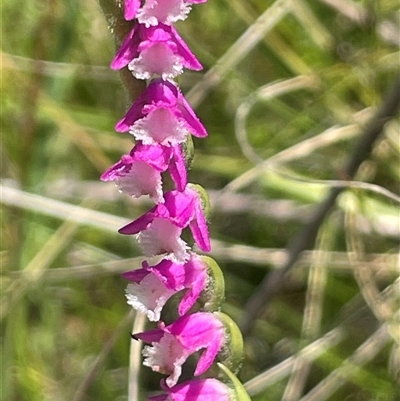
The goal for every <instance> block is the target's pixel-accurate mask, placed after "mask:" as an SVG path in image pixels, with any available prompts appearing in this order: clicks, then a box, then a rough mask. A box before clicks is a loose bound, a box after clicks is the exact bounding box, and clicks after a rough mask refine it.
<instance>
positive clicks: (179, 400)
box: [149, 378, 230, 401]
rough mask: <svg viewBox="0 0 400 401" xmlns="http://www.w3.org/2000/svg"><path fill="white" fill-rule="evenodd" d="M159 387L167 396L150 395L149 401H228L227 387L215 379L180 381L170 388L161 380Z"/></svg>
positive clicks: (228, 391)
mask: <svg viewBox="0 0 400 401" xmlns="http://www.w3.org/2000/svg"><path fill="white" fill-rule="evenodd" d="M161 387H162V388H163V390H164V391H166V393H167V395H168V396H169V398H162V397H164V396H163V395H158V396H154V397H150V398H149V401H164V400H165V401H166V400H172V401H206V400H209V401H211V400H213V401H229V400H230V396H229V394H230V390H229V387H228V386H226V385H225V384H224V383H222V382H220V381H219V380H217V379H211V378H209V379H194V380H189V381H186V382H183V383H180V384H178V385H176V386H174V387H172V388H169V387H168V386H166V384H165V382H164V381H161Z"/></svg>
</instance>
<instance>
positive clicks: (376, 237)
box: [0, 0, 400, 401]
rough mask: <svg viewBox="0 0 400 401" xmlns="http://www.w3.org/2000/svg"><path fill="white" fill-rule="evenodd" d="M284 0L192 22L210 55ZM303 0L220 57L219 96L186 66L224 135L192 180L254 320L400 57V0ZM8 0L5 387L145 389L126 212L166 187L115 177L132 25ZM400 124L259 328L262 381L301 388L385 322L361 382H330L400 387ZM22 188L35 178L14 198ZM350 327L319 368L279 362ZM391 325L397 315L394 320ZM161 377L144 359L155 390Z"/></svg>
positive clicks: (32, 399)
mask: <svg viewBox="0 0 400 401" xmlns="http://www.w3.org/2000/svg"><path fill="white" fill-rule="evenodd" d="M274 3H275V1H272V0H269V1H265V0H209V1H208V2H207V3H206V4H203V5H198V6H195V7H193V11H192V13H191V14H190V17H189V18H188V19H187V20H186V21H185V22H184V23H179V24H178V25H177V27H178V30H179V31H180V32H181V34H182V36H183V37H184V38H185V40H187V42H188V44H189V46H190V47H191V48H192V50H193V51H194V53H196V54H197V55H198V57H199V59H200V60H201V61H202V63H203V64H204V66H205V72H207V71H209V70H210V69H212V68H213V67H215V66H217V65H219V64H218V63H217V61H218V60H219V59H220V58H221V57H223V55H224V54H225V52H227V51H228V50H229V49H230V48H231V46H232V45H234V44H235V43H236V41H237V40H238V39H239V37H240V36H241V35H242V34H244V33H245V32H246V30H247V29H248V27H250V26H254V24H255V21H256V19H257V18H259V17H260V15H262V14H263V13H264V11H265V10H266V9H267V7H270V6H272V5H273V4H274ZM292 3H293V4H295V5H293V7H294V8H293V9H292V10H291V11H288V12H287V14H285V15H284V16H283V17H282V18H281V19H280V20H279V21H277V23H276V25H275V26H273V27H271V29H270V30H269V31H268V32H267V33H265V35H262V37H261V39H260V40H259V41H257V43H256V45H255V46H254V48H252V49H249V51H248V52H246V51H247V49H241V50H243V51H244V53H241V54H233V55H232V58H231V60H233V59H235V57H237V60H236V59H235V60H236V61H235V62H234V63H232V65H228V66H227V67H226V68H225V69H220V70H219V74H220V76H221V80H220V81H219V82H218V83H217V84H216V85H214V86H212V87H210V90H209V92H208V93H207V94H206V96H205V97H204V100H202V101H199V100H195V97H194V94H193V93H194V92H193V91H191V90H192V89H193V88H196V85H197V84H198V86H197V87H198V88H199V87H200V89H201V90H206V89H207V85H205V83H204V81H203V79H204V77H205V73H203V72H200V73H192V72H187V73H185V74H184V75H183V76H182V77H180V78H179V80H180V84H181V86H182V88H183V91H184V92H185V93H186V94H187V95H188V98H189V101H192V103H193V104H194V106H195V107H196V112H197V113H198V115H199V116H200V117H201V119H202V121H203V123H204V125H205V126H206V127H207V128H208V131H209V137H208V138H207V140H202V141H199V140H197V139H195V140H194V145H195V153H194V160H193V163H192V165H191V170H190V182H193V183H198V184H199V185H201V186H202V187H204V188H205V189H207V190H212V191H210V192H211V207H212V213H211V218H210V221H211V224H210V230H211V235H212V238H213V239H214V240H215V242H214V247H213V251H212V252H211V256H212V257H213V258H214V259H215V260H216V261H217V262H218V264H219V265H220V266H221V269H222V270H223V272H224V275H225V285H226V300H225V301H224V304H223V306H222V311H223V312H224V313H227V314H228V315H229V316H231V317H232V318H233V319H234V320H235V321H236V322H238V321H240V319H241V317H242V315H243V313H244V307H245V303H246V301H247V300H248V299H249V298H250V296H251V295H252V294H253V293H254V292H255V291H256V290H257V285H258V284H259V282H260V281H261V280H262V278H263V277H264V275H265V274H267V273H268V272H270V271H273V270H274V269H276V268H277V267H278V266H280V265H281V264H282V262H283V259H284V253H283V250H284V248H285V247H286V246H287V244H288V243H289V241H290V239H291V238H292V236H293V234H294V233H296V232H297V230H298V229H299V228H300V227H302V226H303V225H304V224H305V221H307V218H308V217H309V216H310V213H311V211H312V210H313V208H314V207H316V206H317V205H318V204H319V203H320V202H321V201H322V200H323V199H324V197H325V195H326V194H327V192H328V190H329V188H330V185H331V184H330V182H329V181H328V180H346V179H347V178H348V177H345V176H343V169H344V165H345V163H346V160H347V158H348V155H349V153H350V152H351V150H352V149H353V146H354V143H355V140H356V138H357V137H358V136H359V135H360V134H361V132H362V130H363V127H367V126H368V122H369V121H370V119H371V117H372V115H373V110H372V109H371V108H374V107H377V106H379V105H380V104H381V103H382V102H383V101H384V94H385V92H386V90H387V89H388V88H389V87H391V86H393V83H394V79H395V76H396V74H397V72H398V69H399V53H398V47H397V46H398V40H399V39H398V25H396V20H397V18H398V15H399V10H398V2H396V1H394V0H382V1H377V2H374V1H370V0H364V1H352V0H345V1H341V2H338V5H337V8H331V6H329V5H328V4H327V3H328V2H327V1H324V0H318V1H315V0H312V1H311V0H296V1H295V2H292ZM330 3H332V2H330ZM0 7H1V9H0V11H1V14H2V16H3V18H2V27H1V29H2V36H1V38H2V42H1V50H2V66H1V68H2V71H1V72H2V80H1V92H2V115H1V124H2V158H1V168H2V179H3V182H2V183H3V185H4V187H3V193H2V209H1V222H2V227H1V231H2V240H1V253H0V259H1V265H2V280H1V288H2V307H1V318H2V336H1V354H2V358H1V369H2V376H3V379H2V384H1V392H0V393H1V399H2V400H4V401H6V400H7V401H25V400H26V401H28V400H29V401H36V400H37V401H47V400H49V401H50V400H55V399H56V400H60V401H70V400H74V397H75V396H76V394H77V391H78V389H79V388H81V386H82V384H83V383H85V381H86V380H89V382H88V386H87V389H86V390H85V393H84V396H83V398H81V399H82V400H83V399H84V400H96V401H108V400H118V401H123V400H127V381H128V364H129V341H130V336H129V330H130V328H129V326H128V325H126V327H125V326H124V327H123V329H121V331H119V330H120V329H119V327H120V326H119V325H120V323H121V322H122V321H123V320H124V316H125V315H126V314H127V313H128V312H129V307H128V305H126V303H125V299H124V288H125V284H126V283H125V282H124V280H123V279H122V278H121V277H120V273H121V272H123V271H127V270H130V269H133V268H136V267H139V260H136V259H135V260H132V259H131V258H135V257H138V256H140V252H139V250H138V249H137V246H136V244H135V243H134V240H133V239H132V238H127V237H122V236H120V235H118V234H117V231H116V230H117V229H118V227H121V226H122V225H123V223H124V222H125V220H128V219H133V218H135V217H137V216H138V215H140V213H142V212H143V211H145V210H147V209H148V207H149V206H150V203H146V202H145V201H144V202H142V201H132V200H131V199H128V198H127V197H124V196H123V195H120V194H118V192H117V191H116V189H115V188H114V186H113V185H112V184H111V185H108V184H106V183H100V182H99V181H98V179H99V176H100V174H101V173H102V172H103V171H104V170H105V169H106V168H108V167H109V166H110V165H111V164H112V163H113V162H115V161H116V160H117V159H118V158H119V157H120V155H121V154H122V153H124V152H128V151H129V150H130V147H131V139H130V138H129V136H128V135H120V134H116V133H115V132H114V129H113V127H114V125H115V122H116V121H117V120H118V119H119V118H120V117H121V116H122V115H123V113H124V112H125V109H126V94H125V92H124V89H123V87H122V85H121V83H120V81H119V78H118V74H117V73H116V72H112V71H111V70H110V69H109V67H108V66H109V63H110V61H111V59H112V57H113V53H114V40H113V38H112V36H111V35H110V32H109V30H108V26H107V22H106V21H105V19H104V17H103V15H102V13H101V11H100V7H99V6H98V4H97V3H96V2H95V1H94V0H92V1H78V0H70V1H61V0H55V1H52V2H46V1H39V0H30V1H28V0H21V1H18V2H16V1H11V0H4V1H3V2H2V3H1V5H0ZM357 10H358V12H359V13H361V14H362V15H363V16H364V19H358V17H357V15H361V14H357ZM352 13H353V14H352ZM354 13H356V14H354ZM304 76H306V78H304ZM296 77H300V78H301V80H300V81H298V86H290V85H292V84H293V81H291V79H293V78H296ZM239 111H242V112H244V111H246V113H247V114H245V117H244V119H243V120H240V118H241V116H242V117H243V114H240V113H239ZM240 124H242V125H240ZM241 126H242V127H244V130H243V129H242V130H240V129H239V128H240V127H241ZM332 132H333V134H332ZM235 135H236V136H235ZM399 141H400V138H399V122H398V120H397V119H392V120H391V121H390V122H388V124H386V126H385V129H384V131H383V132H382V134H381V136H380V139H379V141H378V142H377V143H376V145H375V146H374V149H373V152H372V154H371V155H369V156H366V161H365V162H364V163H363V164H362V165H361V168H360V169H359V171H358V173H357V175H356V177H355V180H357V181H362V182H365V183H369V184H374V185H375V186H353V187H352V188H349V189H347V190H346V191H345V193H344V194H343V195H342V196H341V197H340V198H339V200H338V202H337V204H336V206H335V208H334V211H333V213H331V214H330V215H328V216H327V218H326V221H325V223H324V225H323V226H322V227H321V229H320V232H319V237H318V240H317V242H316V244H315V246H314V249H313V251H315V252H311V251H309V252H306V253H305V255H304V257H303V258H302V259H301V260H300V261H298V263H297V265H296V267H295V268H294V269H293V270H292V272H291V273H290V274H289V275H288V276H287V278H286V281H285V285H284V288H283V290H282V291H281V292H280V293H279V295H278V296H276V297H275V298H274V299H273V300H272V301H271V302H270V303H269V304H268V305H267V306H266V308H265V310H264V311H263V313H262V315H261V317H260V318H259V319H258V320H257V322H256V323H255V325H254V327H253V330H252V331H251V333H250V334H249V335H248V336H246V337H245V338H244V345H245V356H244V359H243V365H242V371H241V373H240V378H241V380H242V382H245V383H246V382H247V384H246V388H247V390H248V392H249V394H250V396H251V398H252V400H253V401H267V400H271V401H277V400H281V399H284V398H282V397H283V395H284V394H286V395H287V393H288V392H289V390H288V389H291V390H295V389H297V388H298V389H300V393H302V394H307V393H309V392H310V391H312V390H313V389H315V388H316V387H317V386H319V385H321V383H322V380H323V379H325V378H326V377H328V383H330V385H332V386H334V385H336V384H338V383H339V382H340V380H339V381H338V380H337V377H338V376H335V374H336V375H337V374H339V373H340V372H341V371H340V369H341V368H343V366H344V361H346V360H348V358H351V357H352V356H354V353H355V352H356V350H357V349H359V347H361V346H363V344H365V342H368V341H369V340H371V338H372V340H373V341H375V342H374V343H373V344H374V352H375V353H371V352H370V350H369V349H367V350H366V351H365V353H364V354H363V358H364V359H363V358H361V359H356V360H355V361H354V360H352V362H351V364H350V367H349V366H348V365H346V364H345V368H346V369H347V370H345V371H344V372H345V375H344V379H343V382H340V383H339V384H338V386H337V387H332V390H329V391H325V392H323V394H324V397H323V398H318V401H324V400H327V401H337V400H343V399H348V400H350V399H357V400H358V401H364V400H365V401H369V400H372V399H373V400H384V401H394V400H395V399H397V397H398V396H399V394H398V383H396V380H398V379H399V374H398V364H396V355H398V343H397V344H396V343H395V341H394V339H393V337H395V336H396V335H397V339H398V331H396V330H398V316H395V315H394V312H395V305H396V304H397V305H398V296H399V295H398V290H396V288H395V280H396V278H397V277H398V274H399V273H398V261H397V259H396V254H397V251H398V227H399V214H398V203H397V202H396V200H395V197H396V196H397V197H398V196H399V193H398V189H399V176H400V170H399V168H398V161H399V157H400V147H399ZM261 161H264V168H260V162H261ZM256 166H258V167H256ZM13 188H14V190H15V188H16V189H18V190H19V191H21V192H18V193H17V195H16V196H15V197H14V198H12V197H11V195H10V194H11V192H10V191H11V189H13ZM381 188H384V189H385V190H386V191H390V192H391V193H389V194H388V193H387V192H383V191H382V190H381ZM221 190H223V191H221ZM30 194H35V195H38V196H40V198H31V197H28V195H30ZM388 195H389V197H388ZM391 195H394V196H391ZM390 196H391V197H390ZM53 199H56V200H59V201H61V203H60V204H53V203H52V202H51V201H52V200H53ZM75 206H80V207H81V209H77V208H74V207H75ZM78 211H80V212H78ZM82 211H83V212H82ZM95 212H104V213H106V214H104V215H99V214H95ZM217 240H219V241H217ZM314 279H315V280H316V281H315V282H314V281H313V280H314ZM318 280H319V281H318ZM318 291H320V293H318ZM315 294H317V295H315ZM305 310H307V311H308V313H307V314H305V313H304V311H305ZM310 311H311V312H310ZM318 311H319V312H318ZM313 313H315V315H314V314H313ZM310 316H311V317H312V316H317V318H316V319H315V320H313V319H311V318H310ZM396 319H397V320H396ZM337 327H340V328H343V335H342V337H341V338H340V341H339V340H338V341H337V342H331V343H329V344H328V346H327V347H326V349H324V350H322V351H321V352H320V353H318V354H314V356H313V357H312V358H311V359H312V360H310V365H308V368H309V369H310V370H309V374H308V375H306V376H305V380H304V382H301V381H300V384H299V382H295V380H294V378H295V372H294V371H292V369H291V368H288V369H287V370H286V373H285V374H284V375H283V376H282V377H281V376H279V377H278V376H276V377H275V376H273V372H274V370H273V369H274V367H275V366H277V365H278V364H280V363H284V362H285V361H287V360H288V358H290V357H292V356H293V355H295V354H296V353H297V352H298V351H299V350H301V349H303V348H304V347H307V346H310V344H311V345H312V344H314V342H315V341H317V340H321V339H324V336H325V335H326V333H328V332H330V331H331V330H332V329H334V328H337ZM386 327H388V330H387V332H385V333H389V334H386V335H385V334H382V335H381V336H379V335H376V332H377V331H379V330H381V329H382V328H383V329H384V328H386ZM117 328H118V330H117ZM115 333H117V334H118V335H117V336H116V338H115V341H113V342H112V344H111V346H110V347H109V348H107V347H108V345H107V346H106V344H109V343H108V341H109V340H110V339H113V338H114V337H113V336H114V335H115ZM379 333H380V332H378V334H379ZM396 333H397V334H396ZM374 336H375V337H374ZM372 340H371V341H372ZM368 352H369V353H368ZM102 353H103V354H104V359H103V360H101V361H100V363H99V365H96V366H97V368H96V370H95V374H94V376H93V377H92V376H90V372H91V369H92V368H93V366H94V365H95V361H96V358H97V357H98V356H99V355H100V354H102ZM103 354H102V355H103ZM397 358H398V356H397ZM393 361H394V362H393ZM306 370H307V369H306ZM263 372H264V373H265V372H267V373H268V372H270V373H271V374H268V375H266V376H260V375H261V374H262V373H263ZM339 376H340V375H339ZM160 377H161V376H160V375H156V374H153V373H151V372H149V371H148V369H143V371H142V372H141V376H140V397H142V399H146V396H147V395H148V394H151V393H152V392H154V391H156V390H157V388H158V382H159V379H160ZM258 377H260V378H261V379H260V381H259V382H257V384H254V383H255V382H252V381H251V380H252V379H256V378H258ZM289 377H290V380H289ZM335 377H336V378H335ZM340 377H343V371H342V376H340ZM396 378H397V379H396ZM335 380H336V381H335ZM296 383H297V384H296ZM335 383H336V384H335ZM296 386H297V387H296ZM285 399H286V401H289V400H291V399H300V397H298V398H290V397H289V396H287V398H285ZM75 401H79V400H78V399H76V400H75Z"/></svg>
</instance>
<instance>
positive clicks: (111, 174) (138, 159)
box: [100, 142, 187, 203]
mask: <svg viewBox="0 0 400 401" xmlns="http://www.w3.org/2000/svg"><path fill="white" fill-rule="evenodd" d="M166 170H169V172H170V174H171V178H172V180H173V181H174V183H175V185H176V188H177V189H179V190H181V191H182V190H183V189H184V188H185V186H186V183H187V173H186V166H185V160H184V158H183V154H182V151H181V148H180V146H179V145H176V146H173V147H172V146H171V147H167V146H162V145H153V146H149V145H143V144H142V143H141V142H138V143H137V144H136V145H135V146H134V148H133V149H132V150H131V151H130V153H129V155H123V156H122V157H121V160H120V161H119V162H117V163H115V164H114V165H113V166H111V167H110V168H109V169H108V170H107V171H105V172H104V173H103V174H102V176H101V177H100V179H101V180H102V181H116V183H117V185H118V187H119V188H120V190H121V191H122V192H124V193H126V194H128V195H130V196H132V197H134V198H138V197H140V196H142V195H149V196H150V197H151V198H152V199H154V201H155V202H156V203H163V202H164V197H163V191H162V181H161V173H162V172H164V171H166Z"/></svg>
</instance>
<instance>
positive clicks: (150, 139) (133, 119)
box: [115, 79, 207, 146]
mask: <svg viewBox="0 0 400 401" xmlns="http://www.w3.org/2000/svg"><path fill="white" fill-rule="evenodd" d="M115 129H116V130H117V131H118V132H128V131H129V132H130V133H131V134H132V135H133V136H134V137H135V138H136V139H137V140H139V141H143V144H145V145H152V144H157V143H159V144H161V145H165V146H173V145H177V144H179V143H182V142H184V141H185V139H186V136H187V135H188V134H189V133H192V134H193V135H194V136H197V137H205V136H207V131H206V130H205V128H204V126H203V124H201V122H200V120H199V119H198V118H197V116H196V115H195V113H194V111H193V110H192V108H191V107H190V105H189V103H188V102H187V101H186V99H185V98H184V97H183V95H182V93H181V92H180V91H179V89H178V88H177V87H176V85H175V84H173V83H172V82H168V81H163V80H162V79H155V80H153V81H152V82H151V83H150V84H149V86H148V87H147V88H146V89H145V91H144V92H143V93H142V94H141V95H140V96H139V98H138V99H137V100H136V101H135V103H134V104H133V105H132V107H131V108H130V109H129V110H128V112H127V113H126V115H125V116H124V117H123V118H122V120H120V121H119V122H118V123H117V125H116V126H115Z"/></svg>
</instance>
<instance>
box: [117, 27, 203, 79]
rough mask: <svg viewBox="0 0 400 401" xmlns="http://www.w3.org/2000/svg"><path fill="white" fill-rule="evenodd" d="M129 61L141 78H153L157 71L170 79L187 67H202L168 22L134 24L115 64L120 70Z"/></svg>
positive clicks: (132, 70) (196, 68)
mask: <svg viewBox="0 0 400 401" xmlns="http://www.w3.org/2000/svg"><path fill="white" fill-rule="evenodd" d="M126 65H128V68H129V70H130V71H131V72H132V74H133V75H134V77H135V78H137V79H150V78H151V77H152V76H153V75H159V76H161V77H162V78H163V79H170V78H174V77H176V76H177V75H179V74H181V73H182V72H183V67H185V68H189V69H191V70H201V69H202V66H201V64H200V63H199V61H198V60H197V58H196V57H195V56H194V54H193V53H192V52H191V51H190V49H189V48H188V46H187V45H186V43H185V42H184V41H183V39H182V38H181V37H180V36H179V34H178V32H177V31H176V30H175V28H174V27H172V26H167V25H164V24H160V25H158V26H156V27H150V28H146V27H145V26H144V25H142V24H136V25H135V26H134V28H133V29H132V31H131V32H130V33H129V35H128V36H127V37H126V39H125V40H124V42H123V43H122V46H121V48H120V49H119V51H118V53H117V54H116V56H115V58H114V60H113V61H112V63H111V68H113V69H114V70H119V69H121V68H123V67H125V66H126Z"/></svg>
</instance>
